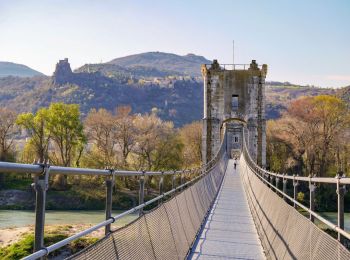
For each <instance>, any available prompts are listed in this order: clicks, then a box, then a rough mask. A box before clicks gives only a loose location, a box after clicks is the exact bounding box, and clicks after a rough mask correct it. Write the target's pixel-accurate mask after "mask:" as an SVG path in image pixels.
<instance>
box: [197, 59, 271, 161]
mask: <svg viewBox="0 0 350 260" xmlns="http://www.w3.org/2000/svg"><path fill="white" fill-rule="evenodd" d="M266 73H267V65H263V66H262V67H261V68H260V67H259V66H258V64H257V63H256V62H255V60H253V61H252V63H251V64H250V65H248V66H247V68H244V69H235V67H233V69H231V70H228V69H225V68H223V67H222V66H220V64H219V63H218V62H217V60H214V61H213V63H212V64H210V65H202V75H203V78H204V118H203V139H202V156H203V162H208V161H210V160H211V159H212V158H213V157H214V156H215V153H216V152H217V151H218V149H219V146H220V141H221V140H220V136H221V129H222V126H223V124H224V123H226V125H227V131H228V137H229V138H228V139H227V140H228V141H227V142H228V143H227V146H228V148H229V149H232V150H240V149H241V148H242V137H243V136H242V135H243V126H246V127H247V129H248V136H247V142H248V148H249V152H250V154H251V156H252V157H253V158H254V159H255V160H256V162H257V163H259V164H260V165H262V166H265V165H266V120H265V77H266Z"/></svg>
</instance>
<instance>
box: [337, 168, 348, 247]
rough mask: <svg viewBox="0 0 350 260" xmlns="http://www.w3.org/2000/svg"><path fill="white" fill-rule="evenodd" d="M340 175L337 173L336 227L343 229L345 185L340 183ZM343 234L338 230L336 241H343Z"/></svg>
mask: <svg viewBox="0 0 350 260" xmlns="http://www.w3.org/2000/svg"><path fill="white" fill-rule="evenodd" d="M341 178H342V176H341V175H340V174H338V175H337V195H338V227H339V228H341V229H344V195H345V191H346V190H345V185H340V182H339V181H340V179H341ZM343 240H344V239H343V236H342V235H341V234H340V233H339V232H338V241H339V242H340V243H343V242H344V241H343Z"/></svg>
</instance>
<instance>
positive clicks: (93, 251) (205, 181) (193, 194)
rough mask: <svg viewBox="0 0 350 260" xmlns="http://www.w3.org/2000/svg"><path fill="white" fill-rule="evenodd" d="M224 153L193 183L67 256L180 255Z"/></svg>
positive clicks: (213, 190) (215, 184) (211, 195)
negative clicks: (129, 221)
mask: <svg viewBox="0 0 350 260" xmlns="http://www.w3.org/2000/svg"><path fill="white" fill-rule="evenodd" d="M226 166H227V156H226V152H225V151H224V152H223V153H222V154H221V158H220V160H218V161H217V162H216V164H215V165H214V166H213V167H212V168H211V169H210V170H208V171H207V173H206V174H203V177H202V178H200V179H199V180H198V181H197V182H195V183H194V184H193V185H191V186H189V187H187V188H186V189H184V190H183V191H181V192H180V193H178V194H177V195H176V196H174V197H172V198H171V199H169V200H168V201H166V202H163V203H162V204H160V205H158V206H157V207H156V208H154V209H153V210H151V211H149V212H147V213H145V214H144V215H142V216H140V217H139V218H137V219H136V220H134V221H133V222H131V223H129V224H128V225H126V226H124V227H122V228H120V229H117V230H115V231H113V232H112V233H110V234H109V235H108V236H107V237H105V238H103V239H101V240H99V241H98V242H96V243H95V244H93V245H91V246H90V247H88V248H86V249H84V250H82V251H81V252H79V253H77V254H76V255H73V256H72V257H70V259H99V260H100V259H140V260H141V259H142V260H144V259H184V258H186V256H187V254H188V252H189V249H190V247H191V245H192V244H193V242H194V241H195V238H196V235H197V233H198V232H199V230H200V228H201V225H202V223H203V221H204V220H205V216H206V214H207V213H208V212H209V210H210V208H211V205H212V203H213V201H214V199H215V196H216V194H217V192H218V189H219V187H220V183H221V181H222V179H223V175H224V173H225V169H226Z"/></svg>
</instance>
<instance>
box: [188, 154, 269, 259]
mask: <svg viewBox="0 0 350 260" xmlns="http://www.w3.org/2000/svg"><path fill="white" fill-rule="evenodd" d="M189 258H190V259H259V260H260V259H266V258H265V255H264V253H263V248H262V246H261V243H260V240H259V237H258V234H257V231H256V228H255V225H254V222H253V219H252V216H251V213H250V210H249V206H248V202H247V199H246V196H245V192H244V190H243V184H242V180H241V178H240V175H239V165H237V169H236V170H235V169H234V161H233V160H230V161H229V162H228V166H227V170H226V173H225V177H224V180H223V185H222V187H221V190H220V191H219V194H218V197H217V199H216V201H215V203H214V206H213V208H212V210H211V212H210V215H209V216H208V219H207V223H206V225H205V228H204V229H203V231H202V233H201V235H200V237H199V239H198V241H197V245H196V246H195V249H194V250H193V252H192V254H191V256H190V257H189Z"/></svg>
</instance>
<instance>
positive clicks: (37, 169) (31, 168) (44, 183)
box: [0, 131, 226, 259]
mask: <svg viewBox="0 0 350 260" xmlns="http://www.w3.org/2000/svg"><path fill="white" fill-rule="evenodd" d="M225 142H226V131H225V138H223V140H222V142H221V146H220V149H219V151H218V152H217V154H216V155H215V156H214V158H213V159H212V160H211V161H209V162H208V163H206V164H205V165H202V166H201V167H199V168H194V169H186V170H173V171H126V170H115V169H104V170H102V169H89V168H73V167H61V166H51V165H49V164H47V163H37V164H21V163H9V162H0V173H17V174H33V175H34V183H33V184H32V187H33V188H34V190H35V192H36V201H35V231H34V233H35V234H34V237H35V238H34V253H33V254H31V255H29V256H27V257H25V258H24V259H38V258H42V257H44V256H47V255H48V254H49V253H51V252H53V251H55V250H57V249H59V248H61V247H63V246H65V245H67V244H69V243H70V242H72V241H74V240H76V239H78V238H81V237H83V236H86V235H87V234H90V233H92V232H93V231H96V230H98V229H100V228H103V227H105V234H106V235H107V234H109V233H110V232H111V224H112V223H114V222H115V221H116V220H118V219H121V218H122V217H125V216H127V215H129V214H132V213H137V212H139V214H140V215H141V214H143V209H144V208H145V207H146V206H148V205H150V204H153V203H155V202H159V201H162V200H163V199H164V198H165V197H167V196H170V195H173V194H174V193H176V192H177V191H179V190H182V189H183V188H185V187H187V186H189V185H192V184H193V183H194V182H196V181H197V180H199V179H200V178H202V177H203V176H205V175H206V174H208V173H209V172H210V171H211V169H213V168H214V167H215V165H216V163H217V162H218V161H219V160H220V158H221V156H222V155H223V153H224V150H225V149H226V145H224V143H225ZM51 174H64V175H93V176H105V177H106V182H105V183H106V205H105V212H106V220H105V221H103V222H101V223H99V224H97V225H95V226H93V227H91V228H89V229H86V230H84V231H81V232H79V233H77V234H75V235H73V236H70V237H68V238H66V239H64V240H62V241H59V242H57V243H55V244H53V245H51V246H48V247H45V246H44V226H45V204H46V192H47V190H48V187H49V176H50V175H51ZM186 174H191V175H197V176H193V178H192V179H191V180H190V181H187V182H186V183H184V175H186ZM166 175H171V176H173V179H172V189H171V190H169V191H167V192H163V185H164V176H166ZM118 176H139V205H138V206H136V207H134V208H132V209H129V210H127V211H125V212H123V213H121V214H118V215H116V216H114V217H113V216H112V215H111V214H112V191H113V185H114V183H115V177H118ZM146 176H161V178H160V180H159V194H160V195H159V196H157V197H155V198H153V199H151V200H149V201H147V202H144V190H145V189H144V188H145V187H144V186H145V180H144V178H145V177H146ZM176 176H179V177H180V185H179V186H177V187H176V179H175V178H176Z"/></svg>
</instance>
